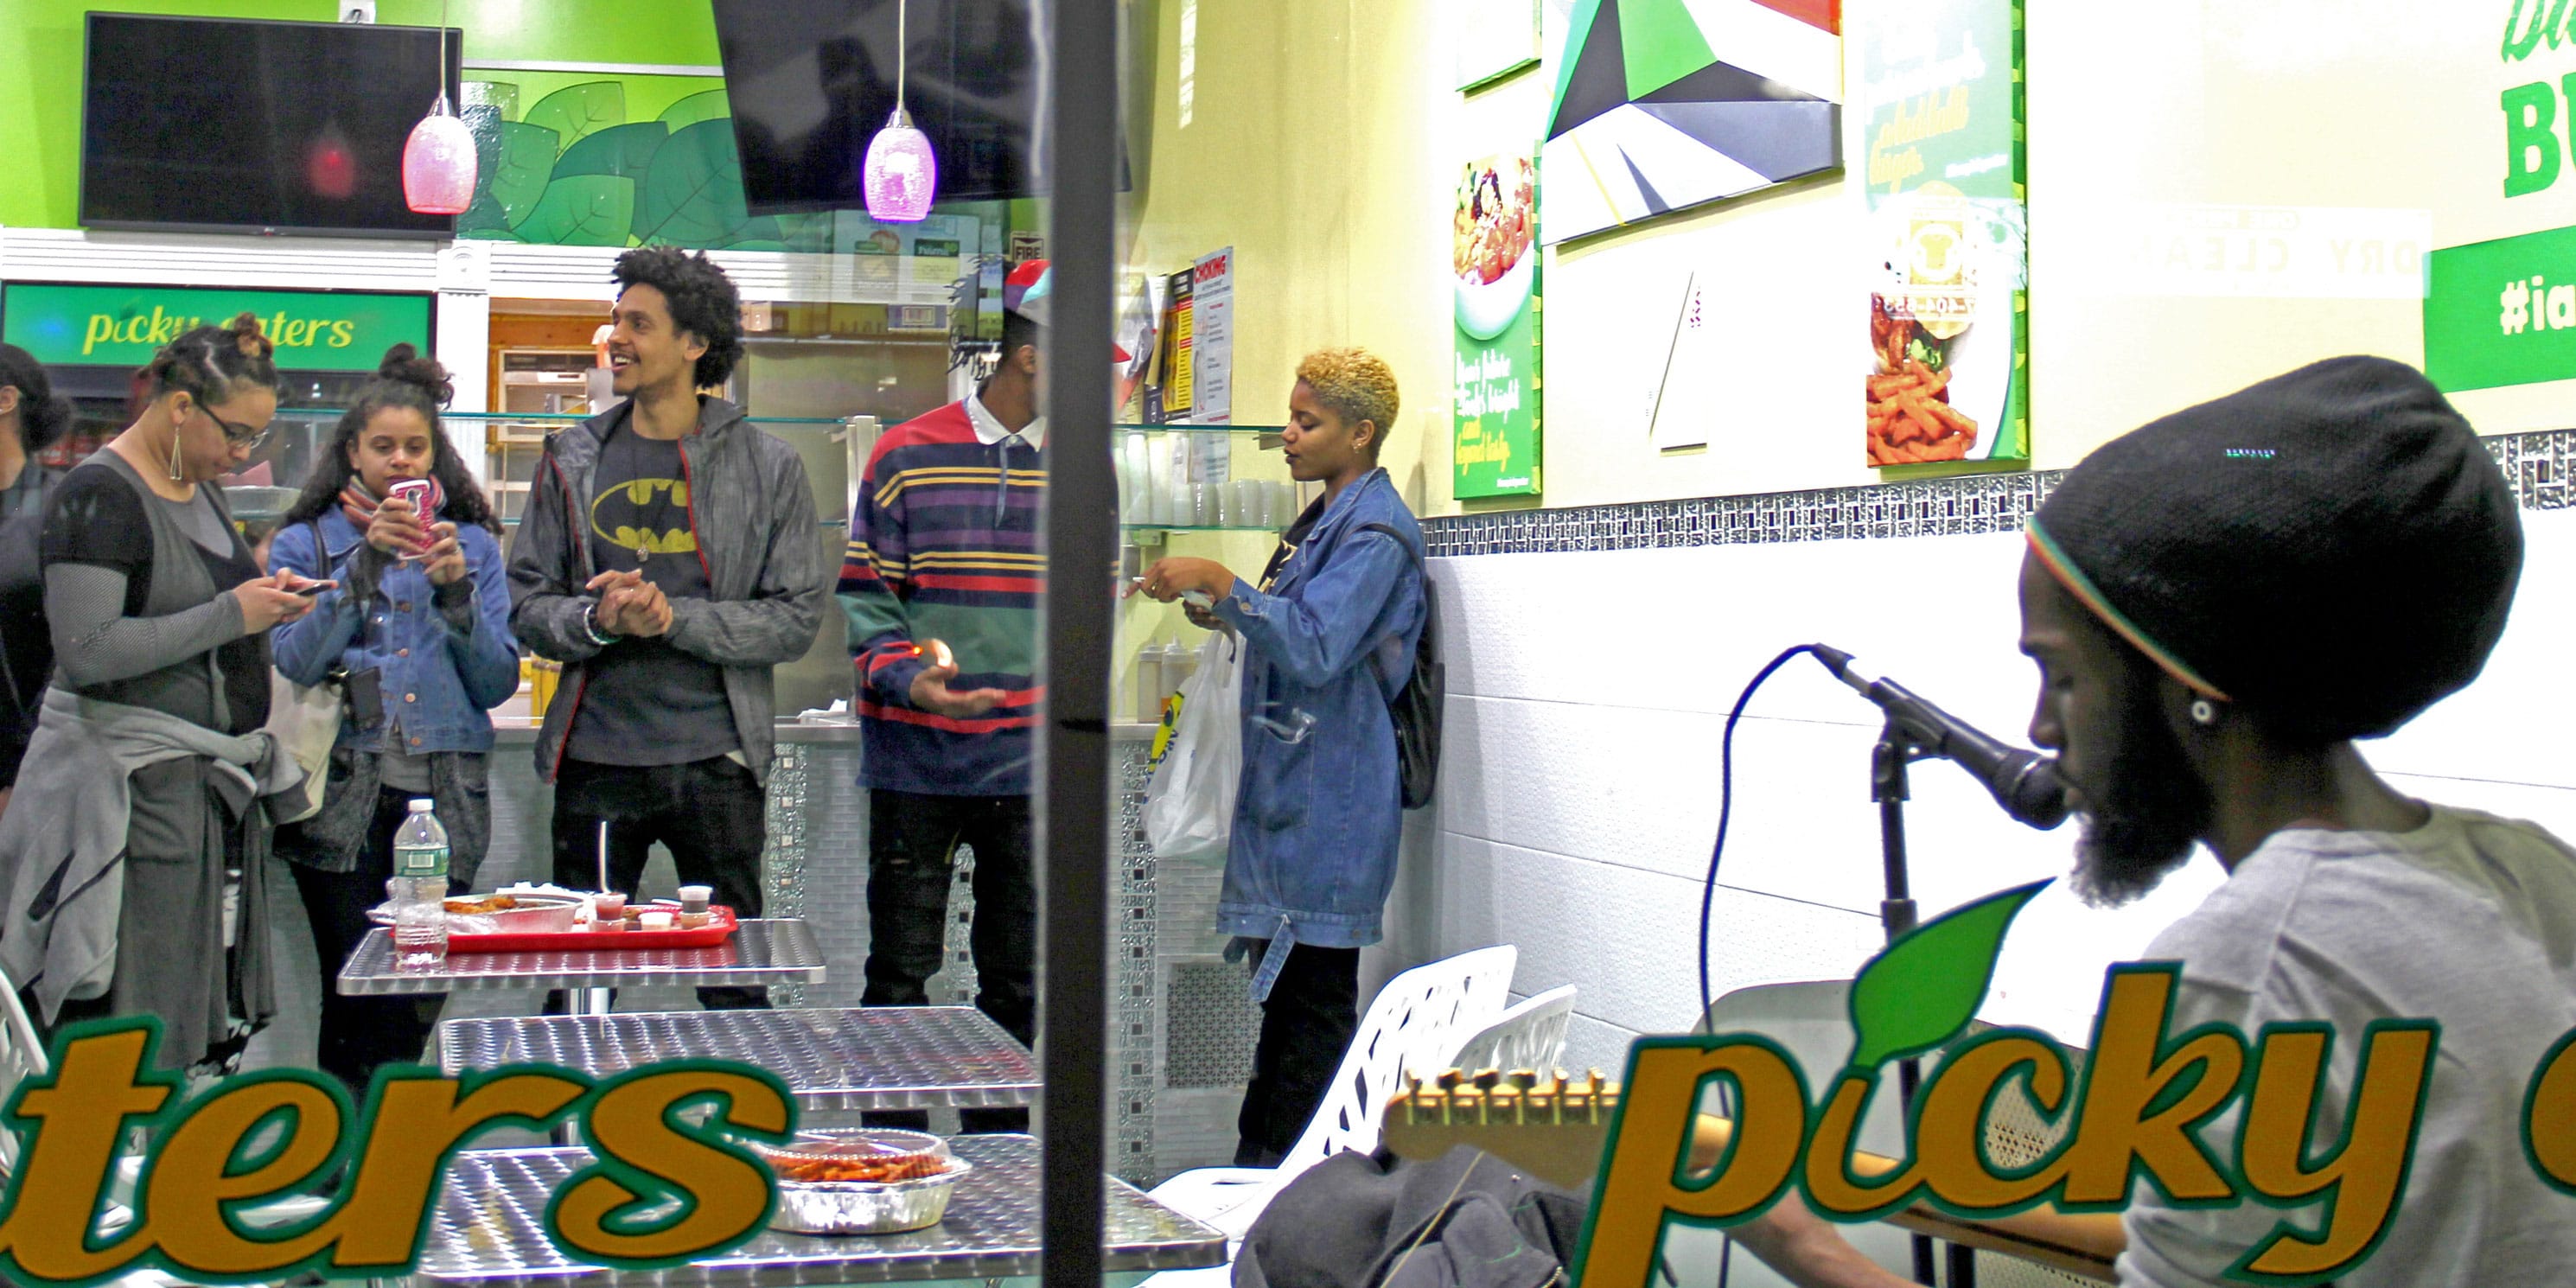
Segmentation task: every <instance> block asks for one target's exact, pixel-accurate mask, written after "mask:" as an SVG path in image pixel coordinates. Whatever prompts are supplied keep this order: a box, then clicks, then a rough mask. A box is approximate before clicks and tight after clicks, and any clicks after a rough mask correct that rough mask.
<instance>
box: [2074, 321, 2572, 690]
mask: <svg viewBox="0 0 2576 1288" xmlns="http://www.w3.org/2000/svg"><path fill="white" fill-rule="evenodd" d="M2029 536H2030V544H2031V549H2032V551H2033V553H2034V554H2035V555H2036V556H2037V557H2038V558H2039V559H2040V561H2041V562H2042V563H2043V564H2044V565H2046V566H2047V568H2048V569H2049V571H2050V572H2052V573H2054V574H2055V575H2056V577H2057V579H2058V581H2059V583H2060V584H2061V585H2064V586H2065V587H2066V588H2067V590H2068V591H2069V592H2071V593H2072V594H2074V596H2075V597H2076V598H2077V599H2079V600H2081V601H2083V602H2084V604H2085V605H2086V606H2087V607H2089V608H2090V609H2092V611H2093V612H2094V613H2095V614H2096V615H2097V616H2098V617H2100V618H2101V619H2102V620H2103V621H2104V622H2106V623H2108V624H2109V625H2110V627H2111V628H2112V629H2113V630H2115V631H2117V632H2118V633H2119V634H2120V635H2122V636H2123V637H2125V638H2126V639H2128V641H2129V642H2130V643H2132V644H2134V645H2136V646H2137V647H2138V648H2139V649H2140V650H2142V651H2143V652H2145V653H2146V654H2147V656H2148V657H2149V658H2151V659H2153V660H2154V661H2155V662H2156V664H2157V665H2159V666H2161V667H2163V668H2164V670H2165V671H2166V672H2167V673H2169V674H2171V675H2172V676H2174V678H2176V679H2178V680H2180V681H2182V682H2183V683H2184V684H2186V685H2189V686H2191V687H2192V688H2193V689H2194V690H2196V691H2198V692H2201V693H2203V694H2207V695H2208V696H2210V697H2214V698H2220V699H2224V700H2227V701H2232V702H2238V703H2242V704H2244V706H2245V707H2246V708H2247V709H2248V710H2250V711H2253V712H2256V713H2258V714H2260V715H2261V716H2263V717H2264V718H2265V719H2267V720H2269V721H2271V722H2273V723H2274V724H2275V726H2276V727H2278V728H2280V729H2281V730H2283V731H2284V732H2286V733H2289V734H2291V735H2293V736H2300V737H2310V738H2316V739H2319V740H2325V741H2334V740H2341V739H2346V738H2373V737H2379V736H2383V735H2385V734H2388V733H2391V732H2393V731H2395V730H2396V729H2397V727H2398V726H2400V725H2402V724H2405V723H2406V722H2407V721H2408V720H2411V719H2413V718H2414V717H2415V716H2416V715H2417V714H2419V713H2420V712H2422V711H2423V710H2424V709H2425V708H2426V707H2429V706H2431V705H2433V704H2434V703H2435V702H2437V701H2439V700H2441V699H2442V698H2444V697H2446V696H2448V695H2450V694H2452V693H2454V692H2457V691H2458V690H2459V689H2461V688H2463V687H2465V686H2466V685H2467V684H2468V683H2469V681H2471V680H2473V679H2476V678H2477V674H2478V671H2479V669H2480V668H2481V667H2484V666H2485V665H2486V660H2487V654H2488V653H2489V652H2490V651H2491V650H2493V649H2494V648H2495V643H2496V638H2497V637H2498V636H2499V635H2501V634H2503V633H2504V623H2505V617H2506V614H2507V613H2508V612H2509V611H2510V610H2511V608H2512V607H2513V591H2514V584H2515V582H2516V581H2517V580H2519V579H2520V577H2521V575H2522V519H2521V515H2520V513H2519V512H2518V510H2517V509H2516V507H2515V503H2514V498H2513V491H2512V489H2511V488H2510V487H2508V486H2507V485H2506V483H2505V479H2504V474H2503V472H2502V471H2501V470H2499V469H2497V468H2496V464H2495V460H2494V458H2493V457H2491V456H2489V455H2488V453H2487V450H2486V448H2485V446H2484V445H2483V444H2481V443H2480V442H2479V441H2478V438H2477V435H2476V434H2474V433H2473V432H2471V431H2470V429H2469V425H2468V422H2467V421H2465V420H2463V419H2461V417H2460V414H2459V413H2458V412H2456V411H2453V410H2452V409H2451V405H2450V404H2449V403H2448V402H2446V401H2444V399H2443V398H2442V395H2441V392H2440V391H2439V390H2437V389H2435V388H2434V387H2433V385H2432V382H2431V381H2428V380H2426V379H2425V378H2424V375H2423V373H2422V372H2419V371H2417V370H2415V369H2414V368H2413V367H2409V366H2407V365H2406V364H2404V363H2401V362H2391V361H2389V360H2387V359H2385V358H2364V357H2352V358H2335V359H2331V360H2328V361H2325V362H2320V363H2317V364H2315V365H2314V366H2309V367H2302V368H2300V369H2299V370H2297V371H2293V372H2291V373H2289V374H2288V375H2284V376H2276V377H2274V378H2272V379H2270V380H2266V381H2264V382H2262V383H2261V384H2258V385H2254V386H2252V387H2250V388H2247V389H2244V390H2240V391H2238V392H2236V393H2233V394H2229V395H2228V396H2226V397H2224V398H2220V399H2217V400H2216V401H2213V402H2206V403H2202V404H2201V405H2199V406H2197V407H2191V408H2186V409H2184V410H2182V411H2178V412H2175V413H2174V414H2172V415H2170V416H2167V417H2165V418H2163V419H2162V420H2158V421H2154V422H2151V423H2149V424H2148V425H2146V426H2144V427H2142V428H2139V429H2137V430H2133V431H2131V432H2130V433H2127V434H2123V435H2121V436H2120V437H2118V438H2115V439H2113V440H2111V441H2110V442H2108V443H2105V444H2103V445H2102V446H2101V447H2100V448H2099V449H2097V450H2096V451H2094V452H2093V454H2092V455H2090V456H2087V457H2085V458H2084V460H2083V462H2082V463H2081V464H2079V465H2077V466H2076V467H2075V468H2074V469H2072V470H2070V471H2068V472H2067V475H2066V477H2065V479H2064V481H2062V482H2060V483H2059V484H2058V486H2057V488H2056V490H2055V491H2053V492H2052V493H2050V494H2049V497H2048V500H2047V501H2046V502H2045V503H2044V504H2042V505H2041V506H2040V508H2039V513H2038V514H2037V515H2036V516H2034V517H2033V518H2032V519H2031V523H2030V534H2029Z"/></svg>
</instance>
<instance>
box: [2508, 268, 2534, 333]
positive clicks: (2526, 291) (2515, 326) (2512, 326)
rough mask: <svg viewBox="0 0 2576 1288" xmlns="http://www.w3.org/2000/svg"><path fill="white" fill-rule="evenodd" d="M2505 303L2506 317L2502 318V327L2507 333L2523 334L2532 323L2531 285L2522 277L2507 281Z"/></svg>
mask: <svg viewBox="0 0 2576 1288" xmlns="http://www.w3.org/2000/svg"><path fill="white" fill-rule="evenodd" d="M2503 303H2504V318H2503V320H2502V327H2503V330H2504V333H2505V334H2506V335H2520V334H2522V333H2523V331H2524V330H2525V329H2527V328H2528V327H2529V326H2530V325H2531V287H2530V286H2528V285H2527V284H2525V283H2524V282H2523V280H2522V279H2521V278H2515V279H2514V280H2513V281H2512V282H2509V283H2507V284H2506V286H2505V288H2504V296H2503Z"/></svg>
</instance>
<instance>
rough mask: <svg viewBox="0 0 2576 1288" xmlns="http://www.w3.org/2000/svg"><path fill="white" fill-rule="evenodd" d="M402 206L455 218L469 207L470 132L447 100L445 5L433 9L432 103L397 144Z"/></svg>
mask: <svg viewBox="0 0 2576 1288" xmlns="http://www.w3.org/2000/svg"><path fill="white" fill-rule="evenodd" d="M403 204H405V205H407V206H409V207H411V208H412V210H413V211H414V212H415V213H418V214H423V215H461V214H464V213H465V210H466V208H467V207H468V206H471V205H473V204H474V132H473V131H472V130H469V129H467V128H465V122H464V121H463V120H462V119H461V118H459V117H458V116H457V115H456V112H455V109H454V108H452V107H450V106H449V103H448V98H447V6H446V4H444V3H441V4H440V5H439V6H438V101H437V102H435V103H432V104H430V107H429V115H427V116H424V117H422V118H420V124H418V125H415V126H413V127H411V138H410V139H409V140H407V141H406V142H404V144H403Z"/></svg>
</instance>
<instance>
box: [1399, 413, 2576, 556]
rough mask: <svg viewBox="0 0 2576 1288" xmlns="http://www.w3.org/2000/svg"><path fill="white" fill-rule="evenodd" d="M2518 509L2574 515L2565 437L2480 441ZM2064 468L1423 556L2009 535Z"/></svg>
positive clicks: (1721, 505) (1687, 514) (1600, 522)
mask: <svg viewBox="0 0 2576 1288" xmlns="http://www.w3.org/2000/svg"><path fill="white" fill-rule="evenodd" d="M2485 442H2486V445H2487V450H2488V451H2489V452H2490V453H2492V454H2493V455H2494V456H2495V458H2496V463H2497V464H2498V465H2500V466H2502V467H2503V468H2504V472H2505V477H2506V478H2507V479H2508V480H2510V481H2511V482H2512V484H2513V488H2514V494H2515V496H2516V497H2517V498H2518V499H2519V500H2520V501H2521V503H2522V505H2523V507H2524V508H2525V509H2532V510H2557V509H2565V508H2568V507H2570V506H2576V429H2562V430H2550V431H2546V432H2542V433H2532V434H2506V435H2499V436H2496V437H2492V438H2488V439H2486V440H2485ZM2064 476H2065V471H2063V470H2037V471H2032V472H2030V473H2026V474H1978V475H1971V476H1968V477H1966V478H1950V479H1926V480H1921V481H1917V482H1907V483H1880V484H1873V485H1870V486H1865V487H1845V488H1820V489H1817V490H1815V491H1810V492H1766V493H1758V494H1754V495H1750V496H1716V497H1694V498H1689V499H1685V500H1676V501H1639V502H1632V503H1628V504H1621V505H1593V506H1579V507H1574V508H1570V509H1562V510H1510V511H1502V512H1497V513H1492V514H1466V515H1457V516H1453V517H1448V518H1438V519H1426V520H1424V521H1423V523H1422V531H1423V535H1424V537H1425V538H1426V539H1427V541H1428V543H1429V547H1430V555H1431V557H1432V558H1435V559H1439V558H1455V557H1459V556H1463V555H1504V554H1547V553H1561V552H1566V551H1582V550H1652V549H1658V548H1669V547H1677V546H1684V547H1686V546H1722V545H1743V544H1754V543H1770V542H1783V541H1846V540H1883V539H1888V538H1895V537H1946V536H1965V535H1972V534H1979V533H1995V532H2018V531H2020V530H2021V529H2022V525H2023V524H2025V523H2027V522H2028V521H2029V519H2030V516H2031V514H2032V512H2034V511H2036V510H2037V509H2038V508H2039V503H2040V502H2041V501H2044V500H2046V499H2047V497H2048V493H2049V491H2050V489H2052V488H2054V487H2056V486H2057V482H2058V480H2059V479H2060V478H2063V477H2064Z"/></svg>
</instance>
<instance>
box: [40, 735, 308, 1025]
mask: <svg viewBox="0 0 2576 1288" xmlns="http://www.w3.org/2000/svg"><path fill="white" fill-rule="evenodd" d="M181 756H208V757H212V758H213V759H214V761H215V764H216V767H217V768H218V770H219V771H221V772H222V773H223V774H224V775H225V776H226V777H228V778H230V779H232V780H233V781H234V782H235V783H236V784H238V785H239V786H240V787H241V788H242V790H243V793H244V795H246V796H247V795H257V796H261V797H268V796H274V795H276V794H277V793H279V792H282V791H285V790H287V789H288V788H290V787H293V786H294V785H295V784H296V783H297V782H298V781H300V780H301V779H302V778H303V776H304V775H303V771H302V770H300V769H298V768H297V767H296V764H295V761H294V758H292V757H290V756H286V755H282V754H280V751H279V748H278V745H277V741H276V739H274V738H271V737H269V735H268V733H267V731H265V730H253V731H251V732H249V733H246V734H242V735H239V736H234V735H230V734H221V733H217V732H215V731H214V730H212V729H208V728H206V727H205V726H203V725H200V724H195V723H192V722H190V721H186V720H182V719H180V718H178V717H177V716H172V715H165V714H163V713H161V712H158V711H153V710H149V709H147V708H144V707H130V706H126V705H124V704H123V703H117V702H102V701H100V700H98V699H96V698H84V697H80V696H78V695H76V694H73V693H70V692H67V691H65V690H62V689H48V690H46V691H45V704H44V711H43V713H42V714H41V715H40V716H38V718H37V721H36V734H35V737H34V738H33V739H31V740H30V741H29V742H28V744H27V759H26V762H25V763H24V764H23V765H21V766H20V768H19V772H18V785H17V790H16V791H15V793H14V794H13V795H12V796H11V798H10V801H11V807H10V809H9V812H8V813H6V814H0V888H5V889H6V890H7V891H8V902H7V903H6V904H5V905H0V907H5V909H6V913H5V920H0V969H5V970H6V971H8V973H9V980H10V982H11V983H12V984H13V985H17V986H21V987H32V989H33V991H34V993H35V997H36V1001H37V1003H38V1004H39V1005H40V1006H41V1007H42V1009H43V1012H44V1018H45V1021H46V1022H47V1023H52V1022H53V1019H54V1017H55V1016H56V1015H57V1014H59V1013H60V1012H61V1010H62V1005H63V1003H64V1002H65V1001H67V1000H69V999H72V998H88V997H97V996H100V995H102V994H104V993H105V992H106V991H107V987H108V982H109V981H110V980H111V979H112V978H114V976H115V974H116V925H117V917H118V915H119V914H120V913H121V912H122V911H123V910H124V907H125V882H124V880H123V864H122V860H123V859H124V857H125V837H126V829H127V827H128V825H129V823H130V822H131V816H130V810H131V807H132V804H133V797H132V794H131V789H130V786H129V784H128V782H127V779H128V778H129V777H130V776H131V775H132V774H133V773H134V771H135V770H138V769H141V768H143V767H145V766H147V765H156V764H159V763H161V762H162V761H165V760H175V759H177V758H179V757H181Z"/></svg>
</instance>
